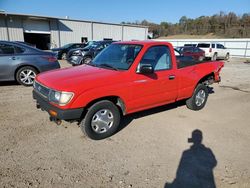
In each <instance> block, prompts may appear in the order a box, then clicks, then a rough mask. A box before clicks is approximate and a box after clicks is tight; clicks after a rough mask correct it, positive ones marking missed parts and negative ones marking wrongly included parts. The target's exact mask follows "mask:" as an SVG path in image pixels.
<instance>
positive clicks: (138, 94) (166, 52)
mask: <svg viewBox="0 0 250 188" xmlns="http://www.w3.org/2000/svg"><path fill="white" fill-rule="evenodd" d="M143 64H151V65H152V67H153V69H154V72H153V73H145V74H142V73H140V72H138V71H139V69H140V66H142V65H143ZM177 87H178V82H177V78H176V72H175V70H174V69H173V68H172V59H171V53H170V49H169V47H168V46H153V47H150V48H149V49H148V50H147V51H146V53H145V54H144V56H143V57H142V59H141V61H140V63H139V66H138V70H137V73H136V74H135V76H134V80H133V89H132V101H131V105H129V106H132V108H133V109H128V110H131V111H137V110H140V109H147V108H150V107H154V106H158V105H160V104H166V103H170V102H174V101H175V99H176V98H177Z"/></svg>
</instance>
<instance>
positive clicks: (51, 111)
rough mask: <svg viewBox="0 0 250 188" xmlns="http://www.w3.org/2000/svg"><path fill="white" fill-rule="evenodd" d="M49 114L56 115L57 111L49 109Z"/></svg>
mask: <svg viewBox="0 0 250 188" xmlns="http://www.w3.org/2000/svg"><path fill="white" fill-rule="evenodd" d="M49 114H50V115H51V116H53V117H56V116H57V112H56V111H54V110H49Z"/></svg>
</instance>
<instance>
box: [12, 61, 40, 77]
mask: <svg viewBox="0 0 250 188" xmlns="http://www.w3.org/2000/svg"><path fill="white" fill-rule="evenodd" d="M23 67H32V68H34V69H35V70H36V71H37V73H40V72H41V71H40V70H39V69H38V68H37V67H36V66H34V65H28V64H22V65H19V66H18V67H17V68H16V70H15V72H14V78H15V80H17V79H16V74H17V72H18V71H19V70H20V69H21V68H23Z"/></svg>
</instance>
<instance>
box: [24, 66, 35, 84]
mask: <svg viewBox="0 0 250 188" xmlns="http://www.w3.org/2000/svg"><path fill="white" fill-rule="evenodd" d="M35 77H36V73H35V72H34V71H32V70H30V69H24V70H23V71H22V72H21V73H20V80H21V82H22V83H24V84H27V85H31V84H33V82H34V79H35Z"/></svg>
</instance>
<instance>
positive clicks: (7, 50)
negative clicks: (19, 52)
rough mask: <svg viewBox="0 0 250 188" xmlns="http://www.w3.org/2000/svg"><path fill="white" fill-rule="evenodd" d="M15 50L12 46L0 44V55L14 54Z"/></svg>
mask: <svg viewBox="0 0 250 188" xmlns="http://www.w3.org/2000/svg"><path fill="white" fill-rule="evenodd" d="M14 53H15V48H14V46H12V45H8V44H0V54H3V55H5V54H14Z"/></svg>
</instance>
